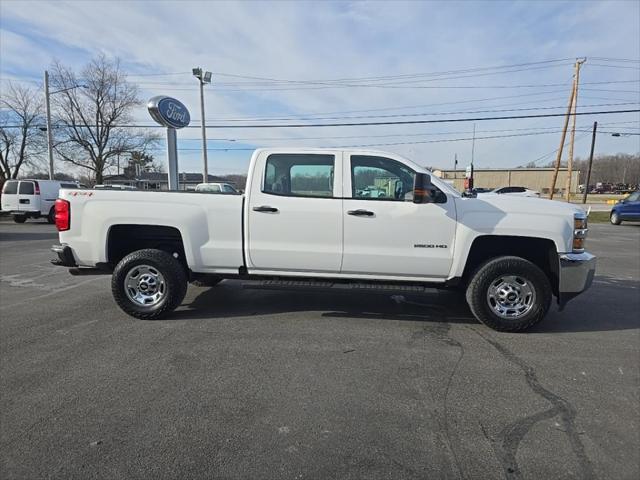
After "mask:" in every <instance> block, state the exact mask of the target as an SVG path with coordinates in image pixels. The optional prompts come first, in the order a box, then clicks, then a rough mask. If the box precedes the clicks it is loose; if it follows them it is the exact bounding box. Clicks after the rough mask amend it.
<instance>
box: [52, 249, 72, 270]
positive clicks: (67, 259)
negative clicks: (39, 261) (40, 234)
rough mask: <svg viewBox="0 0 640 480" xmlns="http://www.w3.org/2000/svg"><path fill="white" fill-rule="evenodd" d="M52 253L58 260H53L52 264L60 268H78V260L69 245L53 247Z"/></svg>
mask: <svg viewBox="0 0 640 480" xmlns="http://www.w3.org/2000/svg"><path fill="white" fill-rule="evenodd" d="M51 251H52V252H53V253H55V254H56V255H57V256H58V258H54V259H53V260H51V263H53V264H54V265H58V266H60V267H69V268H72V267H77V266H78V264H77V263H76V259H75V258H74V257H73V250H71V247H69V245H64V244H62V245H54V246H52V247H51Z"/></svg>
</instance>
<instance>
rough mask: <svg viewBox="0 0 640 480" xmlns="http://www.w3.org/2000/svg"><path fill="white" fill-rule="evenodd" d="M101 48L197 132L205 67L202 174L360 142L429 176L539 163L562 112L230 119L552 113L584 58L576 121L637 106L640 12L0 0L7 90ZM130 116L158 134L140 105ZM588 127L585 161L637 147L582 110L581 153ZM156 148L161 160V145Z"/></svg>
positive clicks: (584, 7)
mask: <svg viewBox="0 0 640 480" xmlns="http://www.w3.org/2000/svg"><path fill="white" fill-rule="evenodd" d="M99 54H105V55H107V56H108V57H110V58H116V57H117V58H119V59H120V60H121V62H122V65H123V67H124V69H125V70H126V72H127V73H128V75H129V76H128V79H129V81H131V82H133V83H136V84H138V85H139V87H140V89H141V99H142V100H145V101H146V100H147V99H148V98H150V97H152V96H154V95H161V94H164V95H170V96H173V97H175V98H177V99H179V100H180V101H182V102H183V103H184V104H185V105H186V106H187V107H188V108H189V110H190V113H191V119H192V120H191V125H192V126H194V127H197V126H199V125H200V110H199V90H198V82H197V80H196V79H195V78H194V77H193V76H192V74H191V69H192V68H193V67H198V66H199V67H202V68H203V69H205V70H209V71H212V72H213V82H212V84H211V85H207V86H205V108H206V115H205V118H206V123H207V125H219V126H220V127H218V128H209V129H207V136H208V142H207V145H208V152H209V172H210V173H214V174H229V173H244V172H245V171H246V167H247V165H248V162H249V159H250V156H251V150H252V149H254V148H257V147H271V146H274V147H275V146H287V147H291V146H301V147H303V146H304V147H334V146H336V147H337V146H359V145H367V148H369V149H376V150H383V151H390V152H395V153H398V154H401V155H404V156H406V157H408V158H410V159H412V160H414V161H416V162H417V163H419V164H421V165H425V166H431V167H436V168H451V167H452V166H453V163H454V157H455V156H457V158H458V161H459V166H460V167H464V166H466V165H467V164H468V163H469V162H470V160H471V156H472V150H473V157H474V165H475V166H476V168H486V167H496V168H497V167H516V166H519V165H524V164H527V163H529V162H532V161H536V162H537V164H539V165H543V164H546V163H548V162H549V161H552V160H553V158H554V155H553V152H554V151H555V150H556V149H557V148H558V145H559V142H560V130H561V128H562V125H563V118H561V117H551V118H535V119H519V120H517V119H513V120H494V121H475V122H472V121H463V122H451V123H447V122H444V123H427V124H409V125H407V124H404V125H378V126H349V127H315V128H309V127H307V128H227V126H228V125H247V124H249V125H255V124H261V125H265V124H270V125H273V124H278V123H288V124H289V123H295V124H300V123H303V124H305V123H362V122H381V121H406V120H434V119H440V120H442V119H454V118H455V119H465V118H478V117H491V116H510V115H532V114H533V115H535V114H546V113H554V114H556V113H557V114H560V113H564V111H565V110H566V104H567V102H568V97H569V93H570V88H571V81H572V75H573V63H574V61H575V59H576V58H578V57H586V59H587V60H586V62H585V63H584V65H583V67H582V69H581V73H580V84H581V88H580V92H579V101H578V111H585V112H588V111H601V110H605V111H606V110H619V109H620V110H627V109H638V108H639V104H640V83H639V82H638V80H639V78H640V2H638V1H633V0H631V1H612V0H607V1H566V2H562V1H508V2H506V1H505V2H502V1H490V2H480V1H446V2H439V1H425V2H400V1H394V2H382V1H376V2H320V1H316V2H304V1H299V2H294V1H286V2H285V1H281V2H275V1H274V2H269V1H261V2H250V1H242V2H241V1H236V2H205V1H193V2H191V1H156V2H151V1H141V2H135V1H110V2H100V1H75V2H72V1H70V2H64V1H56V2H53V1H49V2H38V1H27V0H21V1H17V0H16V1H13V0H1V1H0V89H1V88H2V87H3V86H6V85H7V82H9V81H13V82H19V83H25V84H27V85H32V86H34V87H36V88H40V87H41V85H42V77H43V72H44V70H46V69H47V68H50V66H51V63H52V62H53V61H54V60H58V61H60V62H62V63H63V64H65V65H68V66H70V67H72V68H75V69H78V70H79V69H81V67H82V66H83V65H84V64H86V63H87V62H88V61H89V60H90V59H91V58H92V57H95V56H96V55H99ZM590 105H591V106H592V107H590ZM134 117H135V121H136V123H139V124H141V125H151V124H153V121H152V120H151V118H150V117H149V114H148V112H147V111H146V107H145V106H144V105H141V106H140V107H139V108H138V109H137V110H136V111H135V112H134ZM276 119H282V120H276ZM595 120H597V121H598V122H599V130H600V131H601V132H602V133H600V134H599V136H598V139H597V142H596V154H606V153H617V152H625V153H637V152H640V136H639V135H637V133H640V115H639V114H638V113H626V114H607V115H598V116H594V115H585V116H580V117H578V119H577V130H578V131H577V133H576V144H575V155H576V156H577V157H582V158H584V157H586V156H588V153H589V151H588V150H589V143H590V129H591V127H592V125H593V122H594V121H595ZM474 123H475V130H476V132H475V137H476V141H475V143H474V142H472V140H471V138H473V130H474ZM615 132H618V133H622V134H623V135H622V136H617V137H613V136H612V135H611V133H615ZM630 133H636V135H629V134H630ZM486 137H494V138H486ZM496 137H498V138H496ZM178 139H179V149H180V150H179V165H180V166H179V170H180V171H181V172H182V171H189V172H198V171H201V168H202V167H201V165H202V150H201V136H200V129H199V128H186V129H183V130H180V131H179V132H178ZM472 143H474V145H473V146H472ZM153 154H154V156H155V158H156V159H157V160H158V161H159V162H160V163H162V162H164V161H165V152H164V145H163V144H160V145H158V149H157V150H155V151H154V152H153Z"/></svg>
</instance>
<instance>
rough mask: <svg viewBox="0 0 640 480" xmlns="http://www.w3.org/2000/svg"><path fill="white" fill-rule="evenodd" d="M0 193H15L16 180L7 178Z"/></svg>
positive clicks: (16, 191)
mask: <svg viewBox="0 0 640 480" xmlns="http://www.w3.org/2000/svg"><path fill="white" fill-rule="evenodd" d="M2 193H3V194H4V195H15V194H16V193H18V182H16V181H15V180H7V181H6V182H5V183H4V187H3V188H2Z"/></svg>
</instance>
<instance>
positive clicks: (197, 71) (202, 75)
mask: <svg viewBox="0 0 640 480" xmlns="http://www.w3.org/2000/svg"><path fill="white" fill-rule="evenodd" d="M192 72H193V76H194V77H196V78H197V79H198V80H199V82H200V118H201V120H200V124H201V126H202V160H203V163H204V165H203V170H202V183H207V182H208V181H209V166H208V159H207V128H206V126H205V120H204V84H205V83H211V72H203V71H202V68H200V67H197V68H194V69H193V70H192Z"/></svg>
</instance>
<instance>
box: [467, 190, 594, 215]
mask: <svg viewBox="0 0 640 480" xmlns="http://www.w3.org/2000/svg"><path fill="white" fill-rule="evenodd" d="M465 200H469V201H470V202H484V203H486V204H488V205H491V206H493V207H495V208H499V209H500V210H502V211H504V212H505V213H524V214H540V213H543V214H546V215H559V216H564V215H566V216H567V217H572V216H573V215H574V213H581V212H584V210H582V209H581V208H580V207H578V206H577V205H573V204H571V203H567V202H560V201H557V200H547V199H544V198H535V197H520V196H515V195H514V196H510V195H498V194H495V195H483V196H481V197H478V198H469V199H465Z"/></svg>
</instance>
